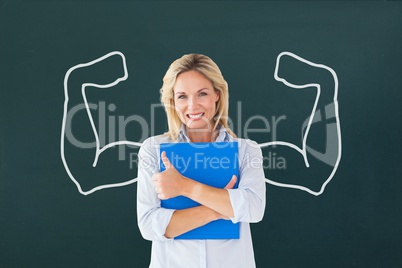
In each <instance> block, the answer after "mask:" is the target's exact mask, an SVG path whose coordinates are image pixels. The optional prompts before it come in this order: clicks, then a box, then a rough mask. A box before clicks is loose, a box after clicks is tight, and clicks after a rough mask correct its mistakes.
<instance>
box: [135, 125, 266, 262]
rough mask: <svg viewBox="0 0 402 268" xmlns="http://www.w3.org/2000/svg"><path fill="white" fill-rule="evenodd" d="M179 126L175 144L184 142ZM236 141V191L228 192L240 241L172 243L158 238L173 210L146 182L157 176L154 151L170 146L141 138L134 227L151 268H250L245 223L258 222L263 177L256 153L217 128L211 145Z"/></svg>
mask: <svg viewBox="0 0 402 268" xmlns="http://www.w3.org/2000/svg"><path fill="white" fill-rule="evenodd" d="M189 141H190V140H189V138H188V137H187V135H186V133H185V129H184V127H182V129H181V132H180V134H179V136H178V142H189ZM220 141H237V142H238V144H239V163H240V170H239V176H240V182H239V187H238V188H237V189H228V192H229V196H230V202H231V204H232V208H233V211H234V217H233V218H231V220H232V222H233V223H237V222H240V239H226V240H212V239H211V240H208V239H207V240H179V239H178V240H175V239H168V238H166V237H165V236H164V234H165V230H166V227H167V225H168V224H169V222H170V219H171V217H172V214H173V212H174V210H173V209H165V208H162V207H161V202H160V199H159V198H158V196H157V193H156V192H155V188H154V186H153V183H152V175H153V174H154V173H155V172H159V159H160V155H159V147H160V144H161V143H167V142H172V140H171V139H170V138H169V137H168V136H167V135H159V136H154V137H150V138H148V139H146V140H145V141H144V143H143V145H142V146H141V149H140V151H139V168H138V184H137V187H138V188H137V214H138V226H139V229H140V231H141V234H142V236H143V237H144V238H145V239H147V240H151V241H152V252H151V263H150V266H149V267H151V268H170V267H171V268H180V267H186V268H189V267H190V268H198V267H199V268H201V267H202V268H205V267H208V268H215V267H223V268H226V267H231V268H236V267H238V268H252V267H255V261H254V251H253V244H252V239H251V232H250V225H249V223H251V222H259V221H261V219H262V217H263V215H264V211H265V179H264V178H265V176H264V172H263V169H262V152H261V149H260V147H259V146H258V144H257V143H255V142H254V141H251V140H247V139H235V138H233V137H232V136H231V135H229V133H228V132H227V131H226V129H225V128H224V127H220V129H219V135H218V137H217V139H216V142H220Z"/></svg>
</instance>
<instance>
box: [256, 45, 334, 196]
mask: <svg viewBox="0 0 402 268" xmlns="http://www.w3.org/2000/svg"><path fill="white" fill-rule="evenodd" d="M284 55H287V56H290V57H293V58H295V59H297V60H299V61H301V62H304V63H306V64H308V65H310V66H313V67H317V68H322V69H325V70H327V71H329V72H330V73H331V75H332V76H333V78H334V99H333V102H334V108H335V120H336V129H337V134H338V156H337V159H336V162H335V165H334V167H333V169H332V172H331V174H330V175H329V177H328V178H327V179H326V180H325V182H324V183H323V184H322V186H321V189H320V190H319V191H318V192H317V191H313V190H311V189H309V188H308V187H305V186H301V185H296V184H287V183H280V182H276V181H274V180H270V179H268V178H265V181H266V182H267V183H269V184H272V185H275V186H279V187H285V188H293V189H299V190H302V191H306V192H308V193H309V194H312V195H315V196H318V195H320V194H322V193H323V192H324V190H325V187H326V186H327V184H328V183H329V182H330V181H331V179H332V178H333V176H334V175H335V172H336V170H337V169H338V166H339V162H340V160H341V155H342V144H341V125H340V121H339V111H338V76H337V75H336V73H335V71H334V70H333V69H332V68H330V67H328V66H326V65H323V64H317V63H313V62H311V61H308V60H306V59H303V58H301V57H299V56H297V55H295V54H293V53H291V52H282V53H280V54H279V55H278V57H277V58H276V66H275V72H274V78H275V80H277V81H278V82H282V83H283V84H285V85H286V86H288V87H292V88H296V89H302V88H307V87H315V88H316V89H317V94H316V98H315V101H314V106H313V109H312V111H311V114H310V119H309V121H308V125H307V128H306V131H305V132H304V133H303V142H302V148H299V147H298V146H296V145H295V144H292V143H288V142H284V141H274V142H267V143H263V144H260V147H261V148H264V147H268V146H274V145H282V146H287V147H290V148H293V149H295V150H296V151H298V152H299V153H300V154H301V155H302V156H303V159H304V163H305V165H306V167H310V165H309V162H308V159H307V150H306V142H307V137H308V134H309V131H310V127H311V124H312V121H313V118H314V114H315V112H316V110H317V104H318V100H319V98H320V94H321V86H320V85H319V84H315V83H313V84H305V85H295V84H292V83H289V82H288V81H286V79H285V78H281V77H279V76H278V69H279V63H280V60H281V57H282V56H284Z"/></svg>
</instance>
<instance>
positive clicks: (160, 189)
mask: <svg viewBox="0 0 402 268" xmlns="http://www.w3.org/2000/svg"><path fill="white" fill-rule="evenodd" d="M161 157H162V161H163V164H164V165H165V167H166V169H165V170H164V171H163V172H160V173H155V174H154V175H153V176H152V181H153V184H154V186H155V191H156V192H157V193H158V198H159V199H169V198H173V197H176V196H179V195H182V191H183V187H184V184H185V181H186V180H188V179H187V178H185V177H184V176H182V175H181V174H180V173H179V172H178V171H177V170H176V168H175V167H174V166H173V165H172V163H170V161H169V159H168V158H167V156H166V152H165V151H163V152H162V154H161Z"/></svg>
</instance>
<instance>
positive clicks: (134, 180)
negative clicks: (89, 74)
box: [60, 51, 141, 195]
mask: <svg viewBox="0 0 402 268" xmlns="http://www.w3.org/2000/svg"><path fill="white" fill-rule="evenodd" d="M114 55H118V56H120V57H121V59H122V62H123V69H124V75H123V76H122V77H119V78H118V79H116V80H115V81H114V82H112V83H109V84H105V85H99V84H94V83H84V84H82V87H81V92H82V98H83V100H84V104H85V108H86V111H87V114H88V118H89V121H90V123H91V127H92V131H93V133H94V136H95V142H96V151H95V158H94V162H93V164H92V166H93V167H96V165H97V163H98V159H99V155H100V154H101V153H103V152H104V151H105V150H106V149H108V148H111V147H114V146H116V145H133V146H138V147H140V146H141V143H139V142H131V141H117V142H112V143H109V144H106V145H105V146H104V147H103V148H100V142H99V135H98V132H97V131H96V128H95V124H94V121H93V118H92V114H91V111H90V109H89V104H88V101H87V97H86V92H85V89H86V87H96V88H110V87H113V86H115V85H117V84H118V83H120V82H121V81H124V80H126V79H127V78H128V72H127V65H126V58H125V56H124V54H123V53H121V52H120V51H113V52H110V53H108V54H106V55H104V56H102V57H100V58H98V59H96V60H93V61H90V62H87V63H82V64H78V65H75V66H73V67H71V68H70V69H69V70H68V71H67V73H66V75H65V77H64V98H65V100H64V110H63V121H62V127H61V142H60V152H61V159H62V161H63V165H64V168H65V169H66V172H67V174H68V176H69V177H70V179H71V180H72V181H73V182H74V184H75V185H76V186H77V189H78V191H79V192H80V193H81V194H83V195H89V194H91V193H93V192H95V191H98V190H101V189H106V188H113V187H121V186H126V185H129V184H132V183H135V182H137V178H134V179H131V180H129V181H125V182H121V183H113V184H105V185H100V186H97V187H94V188H92V189H91V190H89V191H84V190H83V189H82V187H81V185H80V183H79V182H78V181H77V180H76V179H75V177H74V176H73V174H72V173H71V171H70V168H69V167H68V164H67V161H66V159H65V155H64V141H65V128H66V122H67V114H68V111H67V108H68V101H69V97H68V79H69V77H70V74H71V73H72V72H73V71H75V70H77V69H79V68H84V67H88V66H91V65H93V64H96V63H98V62H100V61H103V60H105V59H107V58H109V57H112V56H114Z"/></svg>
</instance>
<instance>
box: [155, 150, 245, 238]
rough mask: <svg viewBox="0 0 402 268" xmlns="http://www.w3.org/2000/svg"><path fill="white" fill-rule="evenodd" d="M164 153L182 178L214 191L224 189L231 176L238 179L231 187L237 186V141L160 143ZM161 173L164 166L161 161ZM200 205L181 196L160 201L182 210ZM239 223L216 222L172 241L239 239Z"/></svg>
mask: <svg viewBox="0 0 402 268" xmlns="http://www.w3.org/2000/svg"><path fill="white" fill-rule="evenodd" d="M163 151H165V152H166V156H167V158H168V159H169V161H170V162H171V164H172V165H173V166H174V167H175V168H176V169H177V170H178V171H179V172H180V173H181V174H182V175H183V176H185V177H188V178H191V179H193V180H196V181H198V182H201V183H203V184H207V185H210V186H213V187H217V188H222V189H223V188H225V186H226V185H227V184H228V183H229V181H230V179H231V178H232V176H233V175H236V176H237V182H236V185H235V186H234V188H237V187H238V184H239V180H240V178H239V160H238V143H237V142H213V143H163V144H161V145H160V153H162V152H163ZM159 164H160V171H161V172H162V171H164V170H165V166H164V164H163V162H162V159H161V161H160V163H159ZM199 205H200V204H199V203H197V202H195V201H193V200H191V199H189V198H187V197H184V196H177V197H175V198H170V199H167V200H161V206H162V207H164V208H170V209H185V208H191V207H195V206H199ZM239 232H240V226H239V223H236V224H234V223H232V221H230V220H223V219H220V220H216V221H213V222H210V223H208V224H206V225H204V226H201V227H198V228H196V229H193V230H191V231H189V232H187V233H184V234H182V235H180V236H177V237H175V239H239V237H240V233H239Z"/></svg>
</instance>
